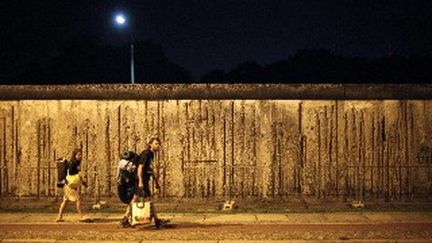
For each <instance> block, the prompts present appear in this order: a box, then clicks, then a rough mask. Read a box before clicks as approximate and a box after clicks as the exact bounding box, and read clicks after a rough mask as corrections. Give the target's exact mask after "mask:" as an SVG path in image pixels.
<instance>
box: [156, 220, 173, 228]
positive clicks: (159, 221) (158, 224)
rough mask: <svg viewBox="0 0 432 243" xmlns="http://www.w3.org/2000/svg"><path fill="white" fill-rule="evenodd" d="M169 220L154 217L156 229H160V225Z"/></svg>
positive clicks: (164, 224) (165, 223)
mask: <svg viewBox="0 0 432 243" xmlns="http://www.w3.org/2000/svg"><path fill="white" fill-rule="evenodd" d="M169 222H170V220H169V219H159V218H158V219H155V226H156V229H160V228H161V227H164V226H166V225H167V224H168V223H169Z"/></svg>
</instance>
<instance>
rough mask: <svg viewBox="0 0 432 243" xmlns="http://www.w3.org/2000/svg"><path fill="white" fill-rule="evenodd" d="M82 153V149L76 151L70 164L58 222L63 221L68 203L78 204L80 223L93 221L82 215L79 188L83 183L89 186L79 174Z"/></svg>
mask: <svg viewBox="0 0 432 243" xmlns="http://www.w3.org/2000/svg"><path fill="white" fill-rule="evenodd" d="M81 159H82V152H81V149H75V150H74V151H73V152H72V157H71V160H70V161H69V162H68V171H67V176H66V184H65V185H64V187H63V194H64V195H63V201H62V203H61V204H60V208H59V213H58V216H57V220H56V221H57V222H62V221H63V212H64V209H65V208H66V205H67V202H68V201H71V202H76V210H77V212H78V215H79V216H80V221H90V220H91V219H90V218H88V217H85V216H84V215H83V213H82V204H81V196H80V193H79V190H78V189H79V187H80V186H81V183H82V184H83V185H84V186H85V187H87V184H86V183H84V182H83V180H82V178H81V176H80V174H79V172H80V167H81Z"/></svg>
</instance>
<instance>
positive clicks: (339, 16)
mask: <svg viewBox="0 0 432 243" xmlns="http://www.w3.org/2000/svg"><path fill="white" fill-rule="evenodd" d="M0 2H1V3H0V7H1V17H0V18H1V26H0V38H1V39H0V41H1V42H0V44H1V46H0V48H1V49H0V51H1V53H3V55H4V56H6V57H8V58H13V59H14V62H15V63H20V62H25V60H29V59H35V60H39V61H41V62H44V61H45V60H46V59H48V58H49V57H50V56H53V55H55V54H56V48H58V47H59V46H61V45H62V43H63V42H65V41H68V40H81V39H85V38H88V36H95V37H98V38H100V39H102V40H103V42H104V44H113V45H118V43H120V42H121V41H122V40H124V39H125V37H124V34H125V33H123V34H122V33H120V32H121V31H119V30H118V29H116V28H115V27H114V25H113V23H112V16H113V14H114V13H115V12H116V11H118V10H126V11H127V12H128V13H129V15H130V16H131V17H132V18H133V19H132V21H133V22H134V25H135V28H134V34H135V38H136V39H138V40H145V39H151V40H153V41H155V42H158V43H160V44H161V45H162V47H163V49H164V51H165V53H166V55H167V56H168V58H169V59H171V60H172V61H174V62H175V63H177V64H179V65H181V66H183V67H185V68H186V69H187V70H189V71H191V73H192V74H193V76H194V78H198V77H199V76H200V75H202V74H203V73H205V72H208V71H210V70H212V69H215V68H220V69H225V70H227V69H230V68H233V67H234V66H235V65H236V64H239V63H241V62H244V61H247V60H254V61H257V62H258V63H259V64H263V65H265V64H270V63H272V62H275V61H277V60H280V59H284V58H288V57H289V56H291V55H293V54H294V53H295V52H296V51H297V50H298V49H300V48H327V49H331V50H332V51H335V52H336V53H338V54H341V55H350V56H362V57H378V56H384V55H386V54H387V53H388V52H389V49H392V51H393V52H395V53H397V54H401V55H410V54H413V53H424V52H429V53H430V50H431V43H432V34H431V32H432V31H431V30H432V28H431V27H432V1H430V0H428V1H416V0H410V1H408V0H407V1H399V0H362V1H353V0H341V1H319V0H279V1H277V0H214V1H210V0H177V1H174V0H170V1H165V0H135V1H125V0H123V1H110V0H104V1H93V0H86V1H78V0H75V1H74V0H56V1H45V0H40V1H36V0H32V1H30V0H29V1H22V0H17V1H3V0H2V1H0Z"/></svg>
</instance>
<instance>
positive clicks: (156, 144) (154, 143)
mask: <svg viewBox="0 0 432 243" xmlns="http://www.w3.org/2000/svg"><path fill="white" fill-rule="evenodd" d="M148 145H149V148H150V149H151V150H152V151H154V152H156V151H159V149H160V146H161V141H160V139H159V138H158V137H153V138H150V140H149V142H148Z"/></svg>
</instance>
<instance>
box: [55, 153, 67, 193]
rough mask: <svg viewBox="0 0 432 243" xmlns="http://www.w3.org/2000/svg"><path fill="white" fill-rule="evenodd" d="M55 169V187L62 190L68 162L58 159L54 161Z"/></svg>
mask: <svg viewBox="0 0 432 243" xmlns="http://www.w3.org/2000/svg"><path fill="white" fill-rule="evenodd" d="M56 167H57V187H59V188H62V187H63V186H64V185H65V180H66V176H67V172H68V167H69V162H68V161H67V160H66V159H65V158H59V159H57V161H56Z"/></svg>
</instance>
